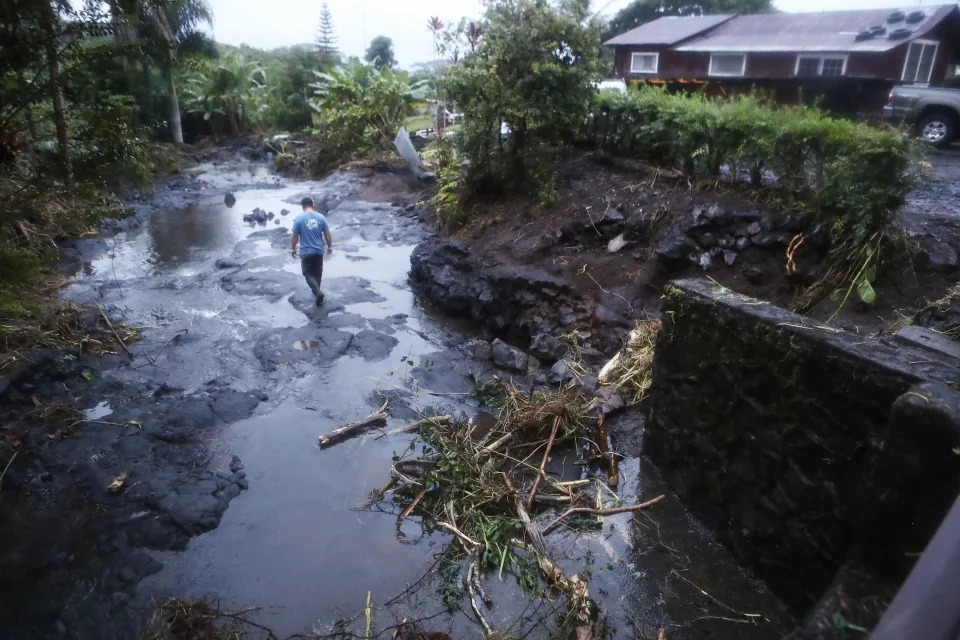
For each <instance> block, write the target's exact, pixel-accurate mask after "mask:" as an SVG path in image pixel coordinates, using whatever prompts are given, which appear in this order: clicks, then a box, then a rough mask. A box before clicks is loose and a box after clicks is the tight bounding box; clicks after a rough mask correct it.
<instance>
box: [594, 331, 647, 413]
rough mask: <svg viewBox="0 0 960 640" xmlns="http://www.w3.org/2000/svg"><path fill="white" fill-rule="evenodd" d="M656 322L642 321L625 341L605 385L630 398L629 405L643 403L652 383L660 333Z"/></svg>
mask: <svg viewBox="0 0 960 640" xmlns="http://www.w3.org/2000/svg"><path fill="white" fill-rule="evenodd" d="M660 325H661V323H660V321H659V320H643V321H641V322H639V323H638V324H637V326H636V328H635V329H634V330H633V331H631V332H630V335H629V336H628V337H627V343H626V345H624V348H623V350H622V351H621V352H620V353H619V354H617V358H618V361H617V364H616V366H615V367H614V368H613V370H612V371H611V372H610V373H609V375H608V376H606V377H605V380H604V382H605V383H606V384H609V385H612V386H614V387H616V388H618V389H619V390H620V391H622V392H623V393H624V394H626V395H629V399H628V402H629V403H630V404H639V403H640V402H643V401H644V400H645V399H646V397H647V394H648V393H649V392H650V386H651V384H652V383H653V356H654V352H655V350H656V346H657V334H658V333H659V332H660Z"/></svg>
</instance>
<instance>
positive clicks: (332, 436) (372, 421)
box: [320, 400, 389, 449]
mask: <svg viewBox="0 0 960 640" xmlns="http://www.w3.org/2000/svg"><path fill="white" fill-rule="evenodd" d="M388 402H389V400H388V401H387V402H384V403H383V406H382V407H380V408H379V409H377V410H376V411H374V412H373V413H371V414H370V415H369V416H367V417H366V418H364V419H363V420H360V421H359V422H350V423H348V424H345V425H343V426H342V427H338V428H336V429H334V430H333V431H331V432H330V433H329V434H327V435H325V436H320V448H321V449H326V448H327V447H332V446H333V445H335V444H340V443H341V442H343V441H344V440H349V439H350V438H355V437H357V436H358V435H360V434H361V433H364V432H366V431H369V430H370V429H372V428H374V427H382V426H384V425H386V424H387V403H388Z"/></svg>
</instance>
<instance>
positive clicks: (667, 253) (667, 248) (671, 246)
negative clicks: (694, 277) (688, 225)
mask: <svg viewBox="0 0 960 640" xmlns="http://www.w3.org/2000/svg"><path fill="white" fill-rule="evenodd" d="M695 248H696V247H695V246H694V245H693V242H691V241H690V239H689V238H687V236H686V234H685V233H683V232H682V231H680V230H677V229H675V230H673V231H671V232H670V233H669V234H668V235H667V237H666V238H664V239H663V242H661V243H660V244H659V245H658V246H657V248H656V249H655V250H654V254H656V256H657V261H658V262H659V263H660V265H661V266H662V267H664V268H665V269H668V270H675V269H682V268H683V267H685V266H687V265H688V264H689V263H690V254H691V253H692V252H693V251H694V249H695Z"/></svg>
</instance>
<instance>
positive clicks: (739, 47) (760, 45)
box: [605, 5, 960, 112]
mask: <svg viewBox="0 0 960 640" xmlns="http://www.w3.org/2000/svg"><path fill="white" fill-rule="evenodd" d="M605 44H607V45H610V46H613V47H614V48H615V70H616V74H617V75H618V76H619V77H621V78H623V79H625V80H626V81H627V82H628V83H629V82H648V83H657V84H667V85H671V86H684V85H690V84H709V85H710V86H711V88H713V89H714V90H716V91H721V92H724V93H728V92H737V91H740V90H744V89H749V88H754V87H763V88H767V89H770V90H772V91H773V93H774V94H775V95H776V96H777V97H778V98H779V99H781V100H783V101H786V102H789V101H795V100H801V99H807V98H810V97H814V96H817V97H820V98H822V99H823V100H824V102H825V106H827V107H828V108H832V109H834V110H837V111H847V112H857V111H860V112H876V111H879V110H880V109H881V107H882V106H883V104H884V102H885V101H886V97H887V94H888V93H889V91H890V88H891V87H892V86H893V85H894V84H901V83H908V84H932V85H939V84H942V83H943V82H944V81H945V80H946V79H947V78H948V76H953V75H954V68H955V65H956V61H955V58H956V54H957V53H958V52H960V8H958V6H957V5H932V6H925V7H918V8H915V9H902V10H891V9H869V10H861V11H828V12H821V13H770V14H759V15H742V16H733V15H714V16H696V17H664V18H659V19H657V20H654V21H652V22H648V23H646V24H644V25H641V26H639V27H637V28H636V29H633V30H631V31H628V32H627V33H624V34H621V35H619V36H617V37H615V38H613V39H611V40H609V41H607V42H606V43H605Z"/></svg>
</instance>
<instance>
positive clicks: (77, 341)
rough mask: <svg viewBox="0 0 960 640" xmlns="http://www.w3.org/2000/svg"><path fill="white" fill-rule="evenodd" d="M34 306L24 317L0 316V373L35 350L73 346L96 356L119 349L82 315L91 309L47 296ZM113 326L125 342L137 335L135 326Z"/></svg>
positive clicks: (114, 340) (109, 333)
mask: <svg viewBox="0 0 960 640" xmlns="http://www.w3.org/2000/svg"><path fill="white" fill-rule="evenodd" d="M37 309H38V310H37V311H35V312H34V313H33V314H32V315H30V316H28V317H26V318H16V319H14V318H7V319H2V318H0V372H2V371H3V370H4V369H5V368H6V367H7V366H9V365H10V364H12V363H14V362H16V361H19V360H22V359H24V358H25V357H26V356H27V354H28V353H29V352H30V351H33V350H37V349H75V350H77V351H79V352H80V353H83V354H85V355H92V356H98V355H103V354H104V353H108V352H112V351H114V350H116V349H118V348H121V345H120V344H119V343H118V342H117V336H115V335H114V333H113V331H111V330H110V329H109V328H108V327H105V326H103V325H102V324H101V321H100V320H99V319H98V320H97V322H96V323H93V326H90V325H91V323H90V322H89V321H88V319H85V318H84V315H85V314H92V309H85V308H84V307H82V306H80V305H76V304H73V303H65V302H63V301H60V300H56V299H50V298H45V299H40V301H39V302H38V303H37ZM98 313H99V312H98ZM113 328H114V329H115V330H116V332H117V335H119V337H120V339H121V340H123V341H124V342H125V343H129V342H132V341H134V340H136V339H137V338H138V337H139V332H138V331H137V330H136V329H132V328H130V327H126V326H124V325H122V324H117V323H114V324H113Z"/></svg>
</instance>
